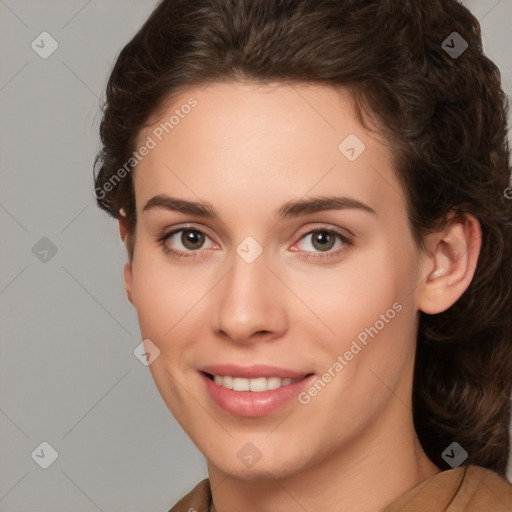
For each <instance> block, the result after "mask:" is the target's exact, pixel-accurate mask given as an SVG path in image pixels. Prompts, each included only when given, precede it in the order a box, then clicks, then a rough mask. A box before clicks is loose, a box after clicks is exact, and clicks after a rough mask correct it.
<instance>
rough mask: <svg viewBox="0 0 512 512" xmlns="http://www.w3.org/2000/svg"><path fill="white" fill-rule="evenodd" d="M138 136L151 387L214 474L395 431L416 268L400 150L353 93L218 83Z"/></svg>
mask: <svg viewBox="0 0 512 512" xmlns="http://www.w3.org/2000/svg"><path fill="white" fill-rule="evenodd" d="M190 98H193V100H191V99H190ZM186 105H194V106H193V107H191V108H188V107H185V106H186ZM176 110H177V111H178V113H176V112H175V111H176ZM172 115H175V118H174V120H173V126H172V127H171V128H169V126H170V125H167V127H166V128H167V129H163V128H162V124H161V123H165V122H166V121H168V120H169V119H170V118H171V116H172ZM166 131H167V132H168V133H166ZM148 137H149V138H148ZM150 139H151V140H152V141H153V142H149V140H150ZM138 142H139V146H142V145H144V144H147V145H148V146H151V149H150V150H149V151H148V152H147V155H146V156H145V157H144V158H143V159H142V160H141V161H140V163H139V164H138V165H137V168H136V170H135V171H134V185H135V194H136V205H137V226H136V236H135V251H134V257H133V262H132V265H131V266H130V265H127V267H126V269H125V281H126V288H127V291H128V294H129V296H130V297H131V301H132V302H133V304H134V306H135V307H136V309H137V314H138V318H139V322H140V328H141V333H142V336H143V339H145V340H150V342H148V341H146V342H145V343H146V348H147V351H148V352H150V354H154V356H155V358H154V360H153V361H152V362H151V364H150V365H149V368H150V371H151V373H152V376H153V378H154V380H155V383H156V386H157V388H158V390H159V392H160V394H161V396H162V398H163V400H164V401H165V403H166V404H167V406H168V407H169V409H170V411H171V412H172V413H173V415H174V417H175V418H176V420H177V421H178V422H179V424H180V425H181V426H182V428H183V429H184V430H185V431H186V433H187V434H188V435H189V436H190V438H191V439H192V441H193V442H194V443H195V444H196V446H197V447H198V448H199V449H200V450H201V451H202V453H203V454H204V455H205V457H206V458H207V460H208V462H209V464H212V465H214V466H215V467H217V468H220V469H221V470H222V471H224V472H226V473H232V474H233V475H238V476H239V477H241V478H250V477H252V476H254V474H255V473H257V472H263V471H270V472H271V473H272V474H273V475H274V476H278V475H281V476H284V475H288V474H291V473H293V472H297V471H300V470H301V469H303V468H306V467H310V466H312V465H313V464H315V463H317V462H318V461H319V460H321V459H322V458H326V457H328V456H329V455H332V454H333V453H343V452H344V451H345V452H348V450H351V449H355V447H356V446H358V445H360V444H361V443H363V442H364V443H366V446H369V445H371V444H372V443H375V444H376V445H377V444H378V443H379V442H382V439H383V438H384V437H385V435H386V432H391V431H392V430H393V429H394V430H397V428H398V429H399V427H400V425H403V424H404V422H405V421H406V420H405V419H404V418H405V416H406V415H407V414H408V413H409V411H408V409H407V408H406V407H403V406H402V405H400V406H398V407H397V403H398V402H397V398H396V397H397V396H401V397H403V400H407V397H408V396H409V394H410V389H411V382H412V366H413V359H414V345H415V341H416V329H417V309H418V308H417V304H416V298H415V293H414V289H415V287H416V286H417V283H418V282H419V280H420V279H421V276H420V264H419V262H420V259H419V255H418V251H417V248H416V246H415V244H414V241H413V238H412V234H411V231H410V228H409V225H408V220H407V215H406V211H405V207H404V201H403V197H402V196H403V192H402V190H401V187H400V185H399V183H398V181H397V179H396V177H395V174H394V169H393V162H392V157H391V153H390V151H389V148H388V146H387V145H386V142H385V141H384V140H383V139H381V138H380V137H378V136H377V135H376V134H375V133H373V132H372V133H371V134H370V133H369V132H367V131H366V130H365V129H364V128H363V127H362V126H361V124H360V123H359V122H358V120H357V118H356V116H355V114H354V113H353V110H352V104H351V101H350V97H349V95H348V94H347V93H346V92H343V91H341V92H340V91H336V90H334V89H331V88H328V87H326V86H320V85H305V84H304V85H298V84H296V85H293V87H291V86H288V85H283V84H276V85H275V86H270V85H256V84H254V83H248V82H247V83H236V84H235V83H213V84H211V85H209V86H208V87H206V88H200V87H198V88H191V89H189V90H188V91H186V93H183V94H181V95H180V96H179V97H178V98H175V99H174V100H173V102H172V105H169V106H168V109H167V110H166V112H165V113H164V114H163V115H162V116H161V117H160V118H159V119H158V120H155V122H154V123H153V124H152V125H151V126H149V127H148V128H146V129H144V130H143V131H142V132H141V133H140V134H139V141H138ZM148 142H149V143H148ZM153 143H154V144H153ZM329 198H330V199H329ZM192 203H195V204H192ZM156 356H157V357H156ZM151 359H152V356H151V355H150V361H151ZM207 374H213V375H216V376H217V378H215V379H214V380H211V378H210V377H209V376H208V375H207ZM221 377H222V379H221ZM249 377H251V379H249ZM279 378H281V379H279ZM282 379H288V380H282ZM290 379H292V382H291V383H290ZM279 384H281V387H279ZM230 385H231V386H233V385H234V387H235V389H227V388H229V387H230ZM225 386H226V387H225ZM247 386H249V390H247ZM251 387H252V389H253V390H250V389H251ZM268 387H270V388H271V389H268ZM272 388H275V389H272Z"/></svg>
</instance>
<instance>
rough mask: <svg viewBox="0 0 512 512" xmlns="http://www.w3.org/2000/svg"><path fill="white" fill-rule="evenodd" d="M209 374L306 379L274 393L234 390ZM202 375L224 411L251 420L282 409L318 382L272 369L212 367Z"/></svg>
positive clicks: (303, 376) (228, 366)
mask: <svg viewBox="0 0 512 512" xmlns="http://www.w3.org/2000/svg"><path fill="white" fill-rule="evenodd" d="M205 372H207V373H210V374H212V375H223V376H225V375H229V376H232V377H242V378H245V379H250V378H255V377H273V376H276V377H277V376H279V377H283V378H292V379H297V378H301V377H302V379H301V380H298V381H297V382H294V383H293V384H289V385H287V386H281V387H280V388H279V389H273V390H270V391H233V390H232V389H227V388H225V387H223V386H219V385H218V384H215V382H214V381H213V380H211V379H210V378H209V377H208V376H207V375H206V373H205ZM199 375H200V377H201V379H202V380H203V382H204V386H205V388H206V391H207V393H208V394H209V395H210V397H211V398H212V399H213V401H214V402H215V403H216V404H217V405H218V406H219V407H220V408H221V409H223V410H224V411H226V412H228V413H230V414H233V415H236V416H245V417H251V418H254V417H258V416H265V415H267V414H270V413H271V412H273V411H275V410H277V409H279V408H280V407H282V406H283V405H284V404H285V403H287V402H289V401H290V400H292V399H293V398H296V397H297V395H298V394H299V393H300V392H301V391H302V390H303V389H304V388H306V387H307V386H309V385H310V383H311V382H312V381H313V380H314V379H315V375H314V374H311V375H309V376H308V377H306V376H305V375H306V374H305V373H298V372H294V371H292V370H285V369H282V368H276V367H270V366H252V367H250V368H245V369H243V368H240V367H237V366H233V365H220V366H210V367H207V369H204V370H201V371H199Z"/></svg>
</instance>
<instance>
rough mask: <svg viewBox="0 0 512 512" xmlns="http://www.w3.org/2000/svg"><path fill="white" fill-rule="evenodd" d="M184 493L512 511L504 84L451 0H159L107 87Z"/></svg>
mask: <svg viewBox="0 0 512 512" xmlns="http://www.w3.org/2000/svg"><path fill="white" fill-rule="evenodd" d="M101 137H102V143H103V147H102V151H101V152H100V154H99V155H98V157H97V161H96V166H97V170H98V172H97V175H96V181H95V186H96V197H97V200H98V204H99V206H100V207H101V208H103V209H104V210H106V211H107V212H108V213H109V214H111V215H112V216H113V217H115V218H117V219H118V221H119V228H120V235H121V237H122V239H123V240H124V241H125V243H126V247H127V251H128V263H127V264H126V265H125V268H124V280H125V287H126V291H127V295H128V298H129V300H130V301H131V302H132V304H133V305H134V306H135V308H136V310H137V314H138V318H139V323H140V327H141V333H142V336H143V338H144V347H145V351H146V357H147V360H148V365H149V368H150V371H151V373H152V376H153V378H154V380H155V384H156V386H157V388H158V390H159V392H160V394H161V396H162V398H163V400H164V401H165V403H166V404H167V406H168V407H169V409H170V411H171V412H172V414H173V415H174V417H175V418H176V420H177V421H178V422H179V424H180V425H181V426H182V428H183V429H184V430H185V432H186V433H187V434H188V435H189V436H190V438H191V439H192V441H193V442H194V443H195V445H196V446H197V447H198V449H199V450H200V451H201V452H202V453H203V454H204V456H205V458H206V461H207V466H208V476H209V477H208V479H205V480H203V481H202V482H200V483H199V484H198V485H197V486H196V487H195V489H193V490H192V491H191V493H189V494H188V495H187V496H186V497H184V498H183V499H182V500H181V501H180V502H179V503H177V504H176V505H175V506H174V507H173V508H172V509H171V510H172V511H173V512H175V511H182V510H183V511H190V510H197V511H209V510H211V511H216V512H231V511H239V510H244V509H245V510H262V511H263V510H264V511H273V510H287V511H295V510H297V511H299V510H327V509H329V510H340V511H341V510H357V511H359V510H361V511H381V510H385V511H392V510H410V511H412V510H450V511H459V510H474V511H477V510H478V511H481V510H492V511H493V512H497V511H502V510H503V511H505V510H510V508H511V507H512V485H511V484H510V483H508V482H507V480H506V479H505V472H506V468H507V464H508V453H509V430H508V428H509V420H510V412H511V410H510V392H511V387H512V377H511V376H512V372H511V369H512V340H511V332H512V331H511V328H512V309H511V308H512V300H511V282H512V237H511V226H512V202H511V201H510V200H509V199H508V198H507V195H508V194H507V192H506V191H507V190H508V189H509V187H510V182H509V179H510V161H509V148H508V145H507V132H506V99H505V96H504V94H503V92H502V90H501V87H500V76H499V72H498V69H497V68H496V66H495V65H494V64H493V63H492V62H491V61H490V60H489V59H488V58H487V57H486V56H485V55H484V54H483V52H482V46H481V36H480V27H479V24H478V22H477V20H476V19H475V18H474V17H473V16H472V15H471V13H470V12H469V11H468V10H467V9H466V8H465V7H463V6H462V5H461V4H459V3H458V2H456V1H455V0H443V1H441V0H399V1H397V0H374V1H371V0H366V1H363V0H344V1H342V0H287V1H267V0H265V1H261V2H251V1H249V0H194V1H192V0H163V1H162V2H161V3H160V4H159V5H158V6H157V8H156V9H155V10H154V12H153V13H152V14H151V16H150V17H149V19H148V20H147V21H146V23H145V24H144V25H143V27H142V28H141V29H140V30H139V32H138V33H137V34H136V35H135V37H134V38H133V39H132V41H130V42H129V43H128V44H127V45H126V46H125V48H124V49H123V50H122V52H121V53H120V55H119V58H118V60H117V62H116V64H115V66H114V69H113V71H112V74H111V76H110V80H109V83H108V86H107V96H106V108H105V111H104V117H103V121H102V124H101Z"/></svg>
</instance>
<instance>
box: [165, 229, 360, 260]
mask: <svg viewBox="0 0 512 512" xmlns="http://www.w3.org/2000/svg"><path fill="white" fill-rule="evenodd" d="M181 231H192V232H195V233H201V234H203V235H205V236H208V235H207V234H206V233H205V232H204V231H202V230H200V229H196V228H194V227H191V226H181V227H179V228H176V229H173V230H172V231H169V232H168V233H165V234H164V235H163V236H161V237H160V238H158V240H157V242H158V243H159V244H160V246H161V247H162V249H163V251H164V252H165V254H169V255H172V256H176V257H178V258H197V257H200V253H201V252H202V251H201V249H199V250H197V251H187V252H188V253H190V254H184V253H183V252H182V251H176V250H175V249H171V248H170V247H168V246H167V245H166V242H167V240H168V239H169V238H171V237H172V236H173V235H175V234H176V233H180V232H181ZM318 232H321V233H329V234H331V235H334V236H337V237H338V238H339V239H340V240H341V241H342V242H343V244H344V247H341V248H338V250H336V251H334V252H324V253H322V252H318V253H314V255H311V254H307V255H306V256H304V257H305V258H307V259H325V258H332V257H336V256H340V255H341V254H342V253H344V252H345V251H347V250H348V249H350V247H351V246H353V245H354V243H353V242H352V241H351V240H349V239H348V238H347V237H346V236H345V235H343V234H342V233H340V232H339V231H337V230H335V229H332V228H328V227H326V226H320V227H317V228H315V229H312V230H310V231H308V232H307V233H305V234H304V235H302V236H301V237H300V239H299V241H301V240H303V239H304V238H306V237H307V236H309V235H312V234H314V233H318ZM208 238H209V237H208ZM297 252H300V251H297ZM306 252H308V251H306Z"/></svg>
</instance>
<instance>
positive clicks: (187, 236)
mask: <svg viewBox="0 0 512 512" xmlns="http://www.w3.org/2000/svg"><path fill="white" fill-rule="evenodd" d="M203 238H204V236H203V234H202V233H198V232H197V231H191V230H188V231H183V235H182V243H183V245H184V246H185V247H188V248H189V249H197V247H195V246H196V245H199V246H201V245H202V242H203ZM190 246H191V247H190Z"/></svg>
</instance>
